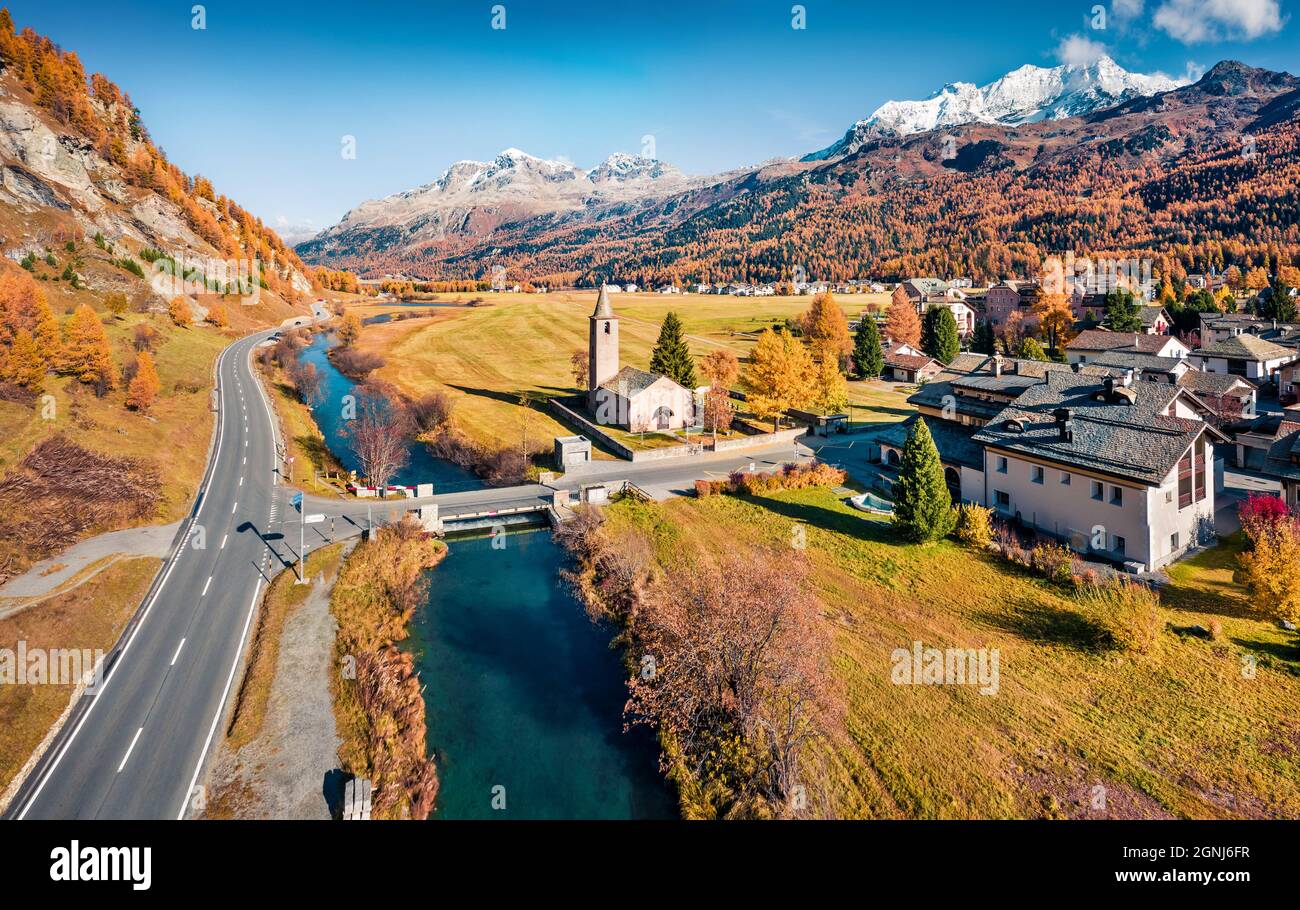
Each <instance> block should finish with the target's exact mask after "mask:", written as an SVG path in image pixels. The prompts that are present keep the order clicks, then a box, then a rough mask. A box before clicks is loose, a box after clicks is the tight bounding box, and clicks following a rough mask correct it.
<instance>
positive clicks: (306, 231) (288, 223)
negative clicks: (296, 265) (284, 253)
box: [275, 215, 320, 245]
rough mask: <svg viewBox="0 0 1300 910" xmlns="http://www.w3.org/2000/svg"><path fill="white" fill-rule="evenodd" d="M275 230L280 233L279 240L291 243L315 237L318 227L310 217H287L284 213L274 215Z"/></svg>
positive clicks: (318, 230)
mask: <svg viewBox="0 0 1300 910" xmlns="http://www.w3.org/2000/svg"><path fill="white" fill-rule="evenodd" d="M275 232H276V233H277V234H279V235H280V239H281V240H283V241H284V242H285V243H288V244H290V245H292V244H295V243H301V242H302V241H304V240H310V239H311V238H313V237H315V236H316V235H317V234H319V233H320V228H319V227H317V226H316V222H315V221H313V220H312V219H311V218H287V217H285V216H284V215H276V216H275Z"/></svg>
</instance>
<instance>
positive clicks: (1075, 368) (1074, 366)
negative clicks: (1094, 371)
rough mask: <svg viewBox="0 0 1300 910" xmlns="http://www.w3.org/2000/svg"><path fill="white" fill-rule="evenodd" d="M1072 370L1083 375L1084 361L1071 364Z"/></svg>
mask: <svg viewBox="0 0 1300 910" xmlns="http://www.w3.org/2000/svg"><path fill="white" fill-rule="evenodd" d="M1070 369H1071V370H1073V371H1074V372H1076V373H1082V372H1083V362H1082V361H1078V360H1076V361H1075V362H1074V363H1072V364H1070Z"/></svg>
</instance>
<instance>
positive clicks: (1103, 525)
mask: <svg viewBox="0 0 1300 910" xmlns="http://www.w3.org/2000/svg"><path fill="white" fill-rule="evenodd" d="M1170 360H1173V358H1170ZM1161 366H1162V367H1164V368H1165V369H1167V370H1171V371H1173V373H1177V374H1179V376H1180V378H1179V379H1178V380H1177V381H1172V382H1171V381H1166V379H1165V377H1161V378H1158V379H1149V378H1148V379H1146V380H1140V379H1139V377H1141V375H1142V374H1141V372H1140V371H1138V370H1133V369H1130V368H1121V367H1117V366H1110V367H1107V366H1104V365H1084V364H1077V365H1074V366H1069V365H1066V364H1057V363H1043V362H1040V361H1030V360H1018V359H1012V358H1003V357H1000V356H995V357H988V356H985V355H979V354H961V355H959V356H958V357H957V358H955V359H954V360H953V362H952V363H951V364H949V366H948V367H947V369H945V370H944V371H942V372H941V373H939V374H937V375H936V376H935V378H934V379H932V380H931V381H930V382H929V383H927V384H926V385H925V386H923V387H922V388H921V389H920V390H919V391H918V392H916V393H915V394H914V395H912V396H911V397H910V398H909V399H908V400H909V402H911V403H912V404H914V405H915V406H916V407H917V410H918V415H917V416H916V417H913V418H910V419H909V420H908V421H905V422H904V423H903V424H899V425H898V426H896V427H891V428H889V429H887V430H886V431H884V432H882V433H880V434H878V436H877V441H878V443H879V445H880V447H881V461H882V463H883V464H884V466H885V467H886V468H887V469H890V468H893V469H896V467H897V465H898V463H899V461H900V460H901V457H902V449H903V446H904V444H905V443H906V438H907V432H908V430H909V429H910V427H911V425H912V424H913V423H914V422H915V421H916V420H920V419H924V420H925V421H926V426H927V428H928V429H929V430H930V434H931V436H932V437H933V439H934V442H935V447H936V449H938V452H939V458H940V461H941V462H942V464H943V469H944V478H945V480H946V482H947V484H948V488H949V492H950V493H951V494H952V496H953V500H954V502H956V501H966V502H975V503H980V504H983V505H987V506H989V507H990V508H994V509H995V510H997V511H998V512H999V513H1000V514H1002V515H1003V516H1004V517H1006V518H1008V519H1014V520H1019V522H1020V523H1021V524H1023V525H1024V526H1026V527H1030V528H1033V529H1035V530H1036V531H1038V532H1040V533H1043V534H1047V535H1049V536H1054V537H1057V538H1058V539H1061V540H1063V541H1065V542H1066V543H1067V544H1068V545H1070V546H1071V547H1073V548H1074V549H1076V550H1078V551H1079V552H1081V553H1084V554H1091V555H1093V556H1097V557H1101V558H1104V559H1107V560H1110V561H1112V562H1115V563H1118V564H1127V565H1129V567H1130V568H1132V569H1134V570H1152V569H1154V568H1158V567H1159V566H1161V565H1165V564H1167V563H1168V562H1170V561H1172V560H1174V559H1177V558H1178V557H1179V556H1181V555H1182V554H1183V553H1185V552H1186V551H1187V549H1188V548H1190V547H1193V546H1196V545H1198V544H1200V543H1203V542H1205V540H1206V538H1207V535H1209V534H1210V533H1211V530H1212V518H1213V514H1214V487H1215V476H1216V472H1215V458H1214V450H1213V443H1214V442H1222V441H1226V437H1224V436H1223V435H1222V434H1221V433H1219V432H1218V431H1217V430H1216V429H1214V427H1213V426H1211V425H1210V424H1209V423H1207V422H1206V418H1207V417H1212V416H1213V415H1212V413H1211V410H1210V409H1209V408H1208V407H1207V406H1206V404H1205V402H1203V401H1201V400H1200V399H1199V398H1198V396H1197V395H1196V394H1195V393H1194V392H1193V391H1192V390H1191V389H1189V388H1186V387H1184V386H1183V385H1181V383H1182V382H1183V377H1186V376H1190V375H1194V374H1195V373H1196V371H1194V370H1184V369H1182V368H1181V367H1179V366H1175V365H1174V364H1173V363H1163V362H1162V363H1161ZM1049 481H1050V484H1049Z"/></svg>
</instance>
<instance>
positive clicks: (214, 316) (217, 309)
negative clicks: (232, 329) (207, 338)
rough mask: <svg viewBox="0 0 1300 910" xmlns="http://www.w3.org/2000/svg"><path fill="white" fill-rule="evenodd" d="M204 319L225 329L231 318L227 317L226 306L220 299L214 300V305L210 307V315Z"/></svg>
mask: <svg viewBox="0 0 1300 910" xmlns="http://www.w3.org/2000/svg"><path fill="white" fill-rule="evenodd" d="M204 320H205V321H206V322H209V323H211V324H212V325H215V326H216V327H217V328H219V329H223V328H225V327H226V326H227V325H229V324H230V320H229V319H228V318H227V317H226V308H225V306H224V305H223V304H222V303H221V301H220V300H214V301H213V302H212V306H210V307H208V315H207V316H205V317H204Z"/></svg>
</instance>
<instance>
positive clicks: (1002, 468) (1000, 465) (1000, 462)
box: [998, 455, 1007, 474]
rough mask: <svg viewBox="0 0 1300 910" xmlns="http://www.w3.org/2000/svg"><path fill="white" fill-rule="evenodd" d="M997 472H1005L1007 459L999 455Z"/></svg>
mask: <svg viewBox="0 0 1300 910" xmlns="http://www.w3.org/2000/svg"><path fill="white" fill-rule="evenodd" d="M998 473H999V474H1005V473H1007V460H1006V459H1005V458H1003V457H1002V456H1001V455H999V456H998Z"/></svg>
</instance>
